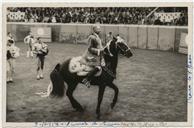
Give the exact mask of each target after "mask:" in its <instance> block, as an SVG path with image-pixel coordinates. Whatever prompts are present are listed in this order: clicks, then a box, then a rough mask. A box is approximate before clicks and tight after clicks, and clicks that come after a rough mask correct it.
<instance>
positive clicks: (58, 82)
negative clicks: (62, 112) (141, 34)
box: [50, 37, 133, 119]
mask: <svg viewBox="0 0 194 128" xmlns="http://www.w3.org/2000/svg"><path fill="white" fill-rule="evenodd" d="M103 51H104V54H103V56H104V60H105V64H106V65H105V66H104V67H102V70H101V74H100V75H99V76H94V77H93V79H92V80H91V82H90V84H91V85H96V86H98V87H99V90H98V103H97V108H96V114H97V119H100V116H101V113H100V105H101V102H102V99H103V94H104V91H105V88H106V86H108V87H110V88H112V89H113V90H114V93H115V94H114V97H113V100H112V103H111V105H110V106H111V109H113V108H114V106H115V104H116V102H117V99H118V93H119V89H118V87H117V86H116V85H115V84H114V83H113V81H114V80H115V79H116V69H117V64H118V55H119V54H121V55H124V56H125V57H127V58H130V57H131V56H132V55H133V54H132V52H131V49H130V48H129V47H128V45H127V43H126V42H125V41H124V40H123V39H122V38H120V37H113V39H112V40H111V41H109V42H108V43H107V45H106V46H105V48H104V50H103ZM71 60H72V58H69V59H67V60H66V61H64V62H63V63H62V64H60V63H58V64H57V65H56V66H55V68H54V69H53V70H52V72H51V73H50V80H51V84H52V86H51V88H52V89H50V95H51V96H57V97H63V96H64V93H65V85H64V82H65V83H66V84H67V86H68V88H67V90H66V96H67V97H68V98H69V100H70V102H71V105H72V107H73V108H74V109H75V110H76V111H79V112H83V111H84V109H83V107H82V106H81V105H80V103H79V102H78V101H77V100H76V99H75V98H74V96H73V92H74V90H75V89H76V87H77V85H78V83H82V80H83V79H84V78H85V77H86V76H79V75H77V74H76V73H72V72H70V71H69V64H70V61H71Z"/></svg>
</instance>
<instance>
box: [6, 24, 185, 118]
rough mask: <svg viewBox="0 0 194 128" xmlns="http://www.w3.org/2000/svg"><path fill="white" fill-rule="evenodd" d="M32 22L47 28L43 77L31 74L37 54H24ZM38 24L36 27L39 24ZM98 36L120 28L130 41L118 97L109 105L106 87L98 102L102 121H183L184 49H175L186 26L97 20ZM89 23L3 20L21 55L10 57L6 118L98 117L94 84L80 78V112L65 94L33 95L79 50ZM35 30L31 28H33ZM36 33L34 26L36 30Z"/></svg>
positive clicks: (83, 46)
mask: <svg viewBox="0 0 194 128" xmlns="http://www.w3.org/2000/svg"><path fill="white" fill-rule="evenodd" d="M32 28H37V29H35V30H38V29H39V33H41V32H40V31H42V30H43V31H44V30H46V29H45V28H50V29H51V33H50V34H51V38H50V39H49V38H46V37H45V38H43V39H45V40H51V41H50V42H48V43H47V44H48V47H49V50H50V51H49V54H48V56H46V60H45V70H44V79H43V80H36V59H35V57H34V58H26V46H25V45H24V43H23V38H24V37H25V36H26V35H27V33H28V31H30V30H32ZM40 28H41V29H40ZM102 29H103V31H102V38H103V40H104V41H105V40H106V38H105V34H107V33H108V32H113V34H120V36H121V37H123V38H124V39H125V40H126V41H127V43H128V45H129V46H130V47H131V49H132V52H133V54H134V55H133V57H131V58H129V59H127V58H125V57H123V56H120V57H119V63H118V68H117V72H118V74H117V79H116V80H115V81H114V83H115V84H116V85H117V86H118V88H119V97H118V102H117V104H116V106H115V108H114V109H113V110H110V103H111V102H110V101H111V100H112V98H113V94H114V92H113V91H112V90H111V89H110V88H108V87H107V88H106V90H105V94H104V97H103V101H102V105H101V113H102V116H101V120H103V121H134V122H136V121H137V122H144V121H149V122H163V121H164V122H178V121H187V66H186V65H187V55H185V54H181V53H179V52H178V49H179V45H180V42H181V38H182V37H181V33H188V28H187V27H173V26H172V27H165V26H164V27H161V26H149V25H148V26H138V25H126V26H124V25H123V26H119V25H112V26H111V25H102ZM90 30H91V25H79V24H77V25H72V24H69V25H68V24H67V25H63V24H57V25H53V24H44V23H43V24H35V23H32V24H31V23H25V24H20V23H7V31H9V32H11V33H13V35H15V36H14V38H15V40H16V45H17V46H18V47H19V48H20V54H21V55H20V57H19V58H17V59H16V62H15V74H14V83H10V84H7V85H6V88H7V99H6V101H7V112H6V121H7V122H41V121H47V122H50V121H56V122H62V121H97V119H96V115H95V109H96V105H97V95H98V94H97V93H98V87H96V86H91V87H90V88H89V89H88V88H87V87H86V86H85V85H82V84H80V85H79V86H78V87H77V89H76V90H75V92H74V96H75V98H76V99H77V100H78V101H79V102H80V103H81V105H83V106H84V108H85V111H84V113H79V112H76V111H75V110H74V109H73V108H72V107H71V104H70V102H69V100H68V98H67V97H66V96H65V97H64V98H61V99H58V98H49V97H46V98H45V97H41V96H40V95H37V93H38V92H44V91H46V90H47V86H48V84H49V82H50V80H49V74H50V72H51V71H52V70H53V68H54V66H55V65H56V64H57V63H58V62H63V61H64V60H66V59H68V58H69V57H74V56H78V55H81V54H83V52H84V51H85V50H86V49H87V47H88V46H87V45H86V44H85V39H87V35H88V34H89V33H90ZM35 32H36V31H35ZM37 33H38V32H37Z"/></svg>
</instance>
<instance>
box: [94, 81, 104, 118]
mask: <svg viewBox="0 0 194 128" xmlns="http://www.w3.org/2000/svg"><path fill="white" fill-rule="evenodd" d="M104 90H105V85H99V91H98V104H97V108H96V114H97V119H100V105H101V102H102V98H103V95H104Z"/></svg>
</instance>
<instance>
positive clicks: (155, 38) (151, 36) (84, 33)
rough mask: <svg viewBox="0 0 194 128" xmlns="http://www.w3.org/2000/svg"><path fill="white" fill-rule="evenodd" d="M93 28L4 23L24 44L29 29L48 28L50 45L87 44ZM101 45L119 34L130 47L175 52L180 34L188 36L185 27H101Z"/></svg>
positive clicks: (68, 25)
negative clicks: (108, 37)
mask: <svg viewBox="0 0 194 128" xmlns="http://www.w3.org/2000/svg"><path fill="white" fill-rule="evenodd" d="M92 25H93V24H62V23H7V32H11V33H12V34H13V35H14V38H15V40H16V41H23V38H24V37H25V36H26V35H27V34H28V32H29V31H30V28H31V27H50V28H51V31H52V33H51V35H52V41H54V42H64V43H66V42H68V43H87V37H88V35H89V34H90V33H91V26H92ZM101 29H102V31H101V35H100V37H101V38H102V40H103V42H106V36H107V34H108V33H109V32H112V33H113V35H117V34H119V35H120V36H121V37H123V38H124V39H125V40H126V42H127V43H128V44H129V46H130V47H134V48H141V49H154V50H170V51H176V52H178V48H179V45H180V39H181V38H180V36H181V33H183V32H184V33H188V27H177V26H152V25H151V26H150V25H146V26H144V25H104V24H101Z"/></svg>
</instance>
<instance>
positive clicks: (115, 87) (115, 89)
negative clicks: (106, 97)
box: [108, 83, 119, 109]
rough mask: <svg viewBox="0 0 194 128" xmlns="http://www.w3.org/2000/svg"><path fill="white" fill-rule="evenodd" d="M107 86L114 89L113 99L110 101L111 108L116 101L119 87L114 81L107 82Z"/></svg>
mask: <svg viewBox="0 0 194 128" xmlns="http://www.w3.org/2000/svg"><path fill="white" fill-rule="evenodd" d="M108 86H109V87H110V88H112V89H113V90H114V91H115V95H114V98H113V101H112V103H111V109H113V108H114V106H115V104H116V103H117V99H118V93H119V89H118V87H117V86H116V85H115V84H114V83H111V84H108Z"/></svg>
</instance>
